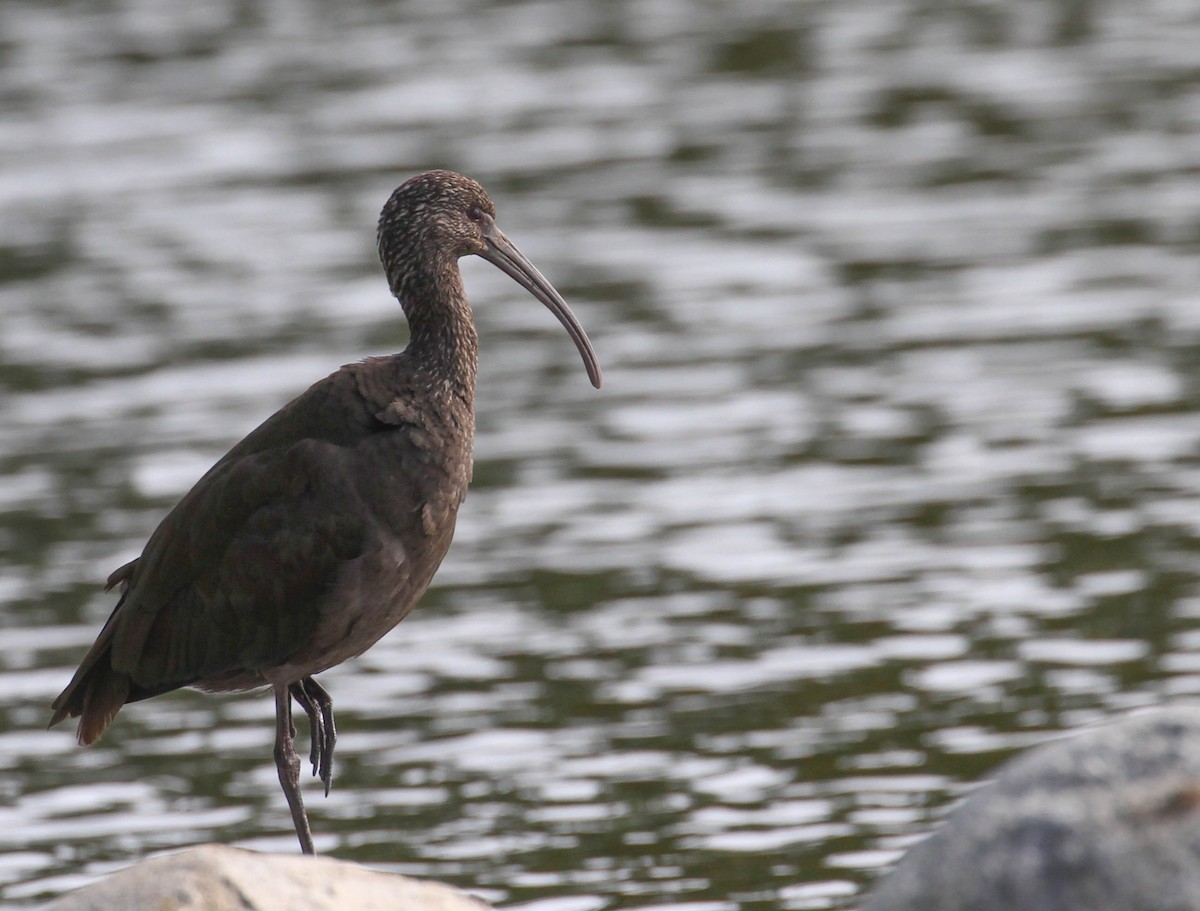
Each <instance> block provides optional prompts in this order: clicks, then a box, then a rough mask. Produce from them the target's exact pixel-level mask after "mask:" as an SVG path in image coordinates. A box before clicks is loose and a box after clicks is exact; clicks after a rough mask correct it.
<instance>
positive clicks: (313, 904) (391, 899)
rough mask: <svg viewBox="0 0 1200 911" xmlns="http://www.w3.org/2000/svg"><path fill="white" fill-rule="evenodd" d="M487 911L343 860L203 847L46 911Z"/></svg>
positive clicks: (145, 865) (124, 873) (474, 902)
mask: <svg viewBox="0 0 1200 911" xmlns="http://www.w3.org/2000/svg"><path fill="white" fill-rule="evenodd" d="M114 909H121V911H143V909H145V911H285V909H286V911H296V909H302V911H351V909H352V911H384V909H387V911H490V906H489V905H486V904H484V903H483V902H482V901H479V900H478V899H476V898H472V897H471V896H469V895H467V894H466V893H465V892H461V891H459V890H458V889H455V888H453V887H452V886H447V885H443V884H442V883H438V882H430V881H426V880H420V879H410V878H408V877H407V876H400V875H398V874H395V873H379V872H376V871H374V870H367V869H365V868H363V867H360V866H358V865H356V864H352V863H347V862H346V861H340V860H333V859H331V858H327V857H305V856H303V855H299V854H297V855H294V856H282V855H277V854H259V853H257V852H255V851H243V850H241V849H239V848H226V847H222V846H220V845H203V846H201V847H198V848H189V849H188V850H186V851H181V852H180V853H178V854H168V855H165V856H162V857H155V858H152V859H150V860H147V861H143V862H142V863H139V864H134V865H133V866H132V867H127V868H126V869H124V870H121V871H120V872H119V873H115V874H113V875H112V876H110V877H108V878H107V879H104V880H101V881H100V882H98V883H94V884H92V885H90V886H85V887H84V888H82V889H80V890H79V891H77V892H72V893H71V894H70V895H67V896H64V897H63V898H60V899H58V900H57V901H55V902H54V903H53V904H50V905H48V906H47V907H46V909H45V911H114Z"/></svg>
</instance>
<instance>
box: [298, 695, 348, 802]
mask: <svg viewBox="0 0 1200 911" xmlns="http://www.w3.org/2000/svg"><path fill="white" fill-rule="evenodd" d="M288 690H289V691H290V692H291V694H292V698H293V699H295V700H296V704H297V705H299V706H300V708H302V709H304V713H305V714H306V715H308V724H309V730H310V731H311V732H312V752H311V753H309V761H310V762H311V763H312V767H313V774H314V775H316V776H317V777H318V778H320V779H321V781H322V783H323V784H324V785H325V796H326V797H328V796H329V787H330V785H332V784H333V747H334V744H336V743H337V728H335V727H334V725H333V699H332V698H331V697H330V695H329V693H328V692H326V691H325V687H323V686H321V684H319V683H317V681H316V679H315V678H313V677H304V678H302V679H301V680H297V681H296V682H295V683H293V684H291V686H289V687H288Z"/></svg>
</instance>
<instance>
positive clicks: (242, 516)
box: [64, 369, 403, 698]
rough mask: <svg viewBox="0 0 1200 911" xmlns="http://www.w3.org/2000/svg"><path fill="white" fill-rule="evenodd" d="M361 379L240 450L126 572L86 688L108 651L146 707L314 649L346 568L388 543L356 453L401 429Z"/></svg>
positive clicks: (272, 423)
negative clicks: (164, 696) (149, 699)
mask: <svg viewBox="0 0 1200 911" xmlns="http://www.w3.org/2000/svg"><path fill="white" fill-rule="evenodd" d="M353 373H354V371H353V370H348V369H343V370H341V371H339V372H337V373H335V374H333V375H331V376H329V377H327V378H326V379H324V380H322V381H320V382H318V383H316V384H314V385H313V386H312V387H311V388H310V389H309V390H308V391H306V392H305V393H304V394H303V395H301V396H299V397H298V398H297V399H295V400H293V401H292V402H291V403H289V404H288V405H286V406H285V407H284V408H282V409H281V410H280V411H278V412H276V414H275V415H273V416H272V417H271V418H269V419H268V420H267V421H265V422H264V423H263V424H262V425H260V426H259V427H258V428H257V429H256V430H254V431H253V432H252V433H250V434H249V435H248V436H247V437H246V438H245V439H243V440H242V441H241V442H240V443H238V444H237V445H236V446H235V447H234V448H233V449H231V450H230V451H229V453H227V454H226V455H225V456H224V457H223V458H222V459H221V460H220V461H219V462H217V463H216V464H215V465H214V466H213V467H212V468H211V469H210V470H209V471H208V473H207V474H205V475H204V477H202V478H201V479H200V480H199V481H198V482H197V483H196V485H195V486H194V487H193V488H192V489H191V490H190V491H189V492H188V493H187V495H186V496H184V498H183V499H182V500H181V501H180V502H179V504H178V505H177V506H176V507H175V508H174V509H173V510H172V511H171V512H170V513H169V514H168V515H167V517H166V518H165V519H163V521H162V523H161V524H160V525H159V526H158V528H157V529H156V530H155V532H154V534H153V535H152V536H151V538H150V540H149V541H148V542H147V544H146V548H145V550H144V551H143V553H142V556H141V557H140V558H139V559H138V560H136V561H133V563H131V564H127V565H126V566H124V567H122V568H121V569H120V570H118V571H117V572H116V573H114V574H113V576H112V577H111V578H110V580H109V581H110V586H111V585H112V584H115V583H121V584H122V586H123V589H124V592H123V595H122V598H121V601H120V603H118V605H117V607H116V609H115V610H114V611H113V614H112V616H111V617H110V618H109V620H108V623H107V624H106V625H105V627H104V629H103V630H102V631H101V634H100V636H99V638H98V639H97V641H96V643H95V645H94V646H93V647H92V650H91V651H90V652H89V653H88V655H87V656H86V657H85V658H84V661H83V663H82V665H81V666H80V669H79V673H77V674H76V679H81V678H82V677H83V676H84V675H85V673H86V672H87V671H88V670H89V669H90V668H91V667H92V665H94V664H96V663H97V662H98V661H100V660H101V659H102V658H103V657H104V656H105V655H106V654H107V655H109V656H110V661H111V667H112V669H113V670H114V671H116V672H117V673H119V674H126V675H128V676H129V677H130V678H131V679H132V685H133V691H134V696H133V697H132V698H137V695H136V694H137V692H138V691H141V692H142V693H144V695H153V694H154V693H157V692H164V691H166V690H168V689H173V688H175V687H178V686H185V685H187V684H189V683H193V682H196V681H198V680H201V679H204V678H206V677H212V676H218V675H221V674H225V673H228V672H231V671H235V670H251V671H252V670H254V669H261V668H269V667H271V666H273V665H277V664H279V663H281V662H282V661H284V660H286V658H287V657H288V656H289V655H290V654H292V653H293V652H295V651H296V650H297V649H298V648H299V647H300V645H301V644H303V643H304V642H305V640H306V637H307V636H309V635H310V634H311V632H312V630H313V628H314V627H315V625H316V624H317V622H318V620H319V619H320V617H319V614H320V610H321V606H322V603H323V600H324V597H325V595H326V594H327V593H328V592H329V591H330V589H331V588H332V586H334V585H335V584H336V582H337V579H338V574H339V571H340V570H341V569H342V568H343V567H344V566H345V565H347V564H348V563H351V562H352V561H354V560H356V559H357V558H359V557H361V556H363V555H364V554H365V553H367V552H368V551H369V550H370V549H371V548H373V547H378V546H379V534H378V531H379V530H378V529H377V528H376V527H375V526H373V525H372V516H373V511H372V508H371V504H368V503H364V502H363V499H362V495H361V492H360V488H361V485H360V484H358V483H356V480H357V479H356V477H355V470H354V464H355V463H354V454H355V450H356V449H357V448H360V447H362V446H363V445H365V444H366V441H367V440H368V438H369V437H372V436H375V435H378V434H381V433H382V434H386V433H388V432H390V431H392V430H394V428H393V427H391V426H389V425H388V424H386V423H384V422H381V421H379V420H378V419H377V418H375V417H374V415H373V414H372V411H373V408H372V407H371V405H370V403H368V402H365V401H364V400H363V399H362V397H361V396H360V395H359V394H358V392H357V387H356V383H355V378H354V375H353ZM400 486H401V487H403V485H400ZM398 493H399V497H400V499H403V491H400V492H398ZM69 689H70V688H68V690H69ZM64 695H66V693H64Z"/></svg>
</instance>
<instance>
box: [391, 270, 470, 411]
mask: <svg viewBox="0 0 1200 911" xmlns="http://www.w3.org/2000/svg"><path fill="white" fill-rule="evenodd" d="M399 297H400V304H401V306H402V307H403V308H404V315H405V317H407V319H408V328H409V342H408V351H407V353H408V357H409V359H410V362H411V363H414V364H416V365H417V366H418V367H419V368H420V369H421V370H422V371H423V372H427V373H429V374H430V378H431V379H433V380H435V381H437V382H438V383H439V384H440V385H450V386H456V387H461V388H462V389H463V391H465V392H468V393H469V394H470V395H471V396H472V397H473V396H474V392H475V377H476V374H477V371H478V361H479V335H478V334H477V332H476V330H475V320H474V319H473V318H472V315H471V308H470V306H469V305H468V304H467V295H466V292H465V290H464V289H463V284H462V277H461V275H460V274H459V271H458V267H457V265H454V266H452V267H451V268H449V269H446V270H445V271H443V272H442V274H440V275H439V276H437V277H436V278H434V277H421V278H419V279H418V280H416V281H412V282H410V283H407V287H406V288H405V289H404V293H402V294H401V295H399Z"/></svg>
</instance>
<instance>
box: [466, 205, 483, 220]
mask: <svg viewBox="0 0 1200 911" xmlns="http://www.w3.org/2000/svg"><path fill="white" fill-rule="evenodd" d="M467 218H469V219H471V221H483V209H481V208H479V206H471V208H469V209H467Z"/></svg>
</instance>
